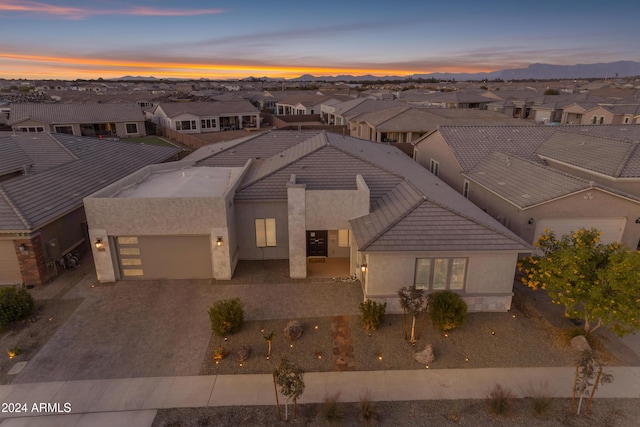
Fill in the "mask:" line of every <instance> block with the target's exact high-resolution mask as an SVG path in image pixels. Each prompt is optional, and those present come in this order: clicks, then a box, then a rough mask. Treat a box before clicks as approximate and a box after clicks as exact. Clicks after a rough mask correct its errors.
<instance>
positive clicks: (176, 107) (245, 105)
mask: <svg viewBox="0 0 640 427" xmlns="http://www.w3.org/2000/svg"><path fill="white" fill-rule="evenodd" d="M158 108H160V109H161V110H162V111H164V113H165V114H166V115H167V116H168V117H175V116H178V115H180V114H185V113H187V114H192V115H194V116H200V117H205V116H218V115H221V114H237V113H257V112H258V109H257V108H256V107H255V106H254V105H253V104H252V103H251V102H249V101H247V100H240V101H218V102H162V103H160V104H158V105H157V106H156V109H158Z"/></svg>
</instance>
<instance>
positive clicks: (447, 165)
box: [414, 132, 464, 193]
mask: <svg viewBox="0 0 640 427" xmlns="http://www.w3.org/2000/svg"><path fill="white" fill-rule="evenodd" d="M414 156H415V160H416V161H417V162H418V163H419V164H421V165H422V167H424V168H425V169H426V170H430V164H431V159H433V160H435V161H437V162H438V163H439V164H440V167H439V173H438V178H440V179H441V180H443V181H444V182H446V183H447V184H448V185H449V186H450V187H451V188H453V189H454V190H456V191H457V192H458V193H462V186H463V183H464V177H463V176H462V174H461V173H460V172H461V169H460V165H458V162H457V160H456V159H455V157H454V156H453V153H452V152H451V149H450V148H449V146H448V145H447V144H446V143H445V141H444V139H443V138H442V136H441V135H440V133H439V132H435V133H432V134H431V135H429V136H428V137H427V138H426V139H423V140H422V141H420V142H419V143H418V144H416V145H415V149H414Z"/></svg>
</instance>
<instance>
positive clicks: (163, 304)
mask: <svg viewBox="0 0 640 427" xmlns="http://www.w3.org/2000/svg"><path fill="white" fill-rule="evenodd" d="M74 274H75V273H74ZM83 274H84V276H83V277H82V278H76V279H75V280H74V283H75V285H73V286H72V285H70V284H68V283H65V282H64V281H62V282H61V283H60V285H59V286H58V285H56V284H53V286H51V287H50V288H49V289H46V288H45V289H44V290H43V291H41V292H42V293H45V294H47V295H46V296H45V298H54V297H53V295H56V296H55V298H65V299H67V298H83V299H84V300H83V302H82V303H81V304H80V306H79V307H78V308H77V309H76V311H75V312H74V313H73V314H72V315H71V317H70V318H69V319H68V320H67V322H66V323H65V324H64V325H63V326H62V327H61V328H60V329H58V331H57V332H56V333H55V335H54V336H53V337H52V338H51V339H50V340H49V342H47V344H45V346H44V347H43V348H42V349H41V350H40V351H39V352H38V353H37V354H36V356H35V357H33V358H32V359H31V360H30V361H29V363H28V364H27V366H26V367H25V368H24V369H23V370H22V372H20V373H19V374H18V375H17V376H16V378H15V379H14V381H13V383H33V382H52V381H69V380H86V379H111V378H131V377H166V376H189V375H198V374H199V372H200V368H201V365H202V362H203V360H204V357H205V356H206V351H207V346H208V344H209V340H210V338H211V325H210V321H209V316H208V312H207V311H208V308H209V307H210V306H211V305H212V304H213V302H214V301H216V300H218V299H224V298H232V297H236V296H237V297H239V298H241V300H242V301H243V303H244V306H245V318H246V319H247V320H258V319H294V318H303V317H324V316H334V315H349V314H357V313H358V303H359V302H360V301H361V300H362V290H361V289H360V284H359V283H342V282H336V283H334V282H326V281H324V282H310V283H268V284H256V283H253V284H237V283H234V282H233V281H231V282H216V281H212V280H145V281H121V282H117V283H115V284H98V283H97V281H96V279H95V271H94V270H93V269H91V270H89V271H87V272H86V273H85V272H83ZM56 286H57V287H58V288H60V290H58V289H56ZM41 297H42V296H41ZM52 303H55V299H54V300H53V301H52Z"/></svg>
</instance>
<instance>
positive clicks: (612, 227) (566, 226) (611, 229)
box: [534, 218, 626, 243]
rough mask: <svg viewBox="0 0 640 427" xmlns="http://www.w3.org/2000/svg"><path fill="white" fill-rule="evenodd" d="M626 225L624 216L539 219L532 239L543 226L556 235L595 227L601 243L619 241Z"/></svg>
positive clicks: (542, 231) (543, 228)
mask: <svg viewBox="0 0 640 427" xmlns="http://www.w3.org/2000/svg"><path fill="white" fill-rule="evenodd" d="M625 225H626V218H548V219H541V220H539V221H538V223H537V225H536V232H535V234H534V241H535V240H537V239H538V236H540V235H541V234H542V233H544V230H545V228H548V229H549V230H551V231H553V232H554V233H555V234H556V236H557V237H561V236H562V235H564V234H569V233H570V232H572V231H575V230H579V229H581V228H584V229H589V228H597V229H598V230H600V231H601V232H602V236H601V241H602V242H603V243H611V242H620V241H621V240H622V233H623V232H624V227H625Z"/></svg>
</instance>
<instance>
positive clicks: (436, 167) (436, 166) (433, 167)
mask: <svg viewBox="0 0 640 427" xmlns="http://www.w3.org/2000/svg"><path fill="white" fill-rule="evenodd" d="M429 170H430V171H431V173H432V174H434V175H435V176H438V175H440V163H438V162H437V161H435V160H433V159H431V161H430V162H429Z"/></svg>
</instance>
